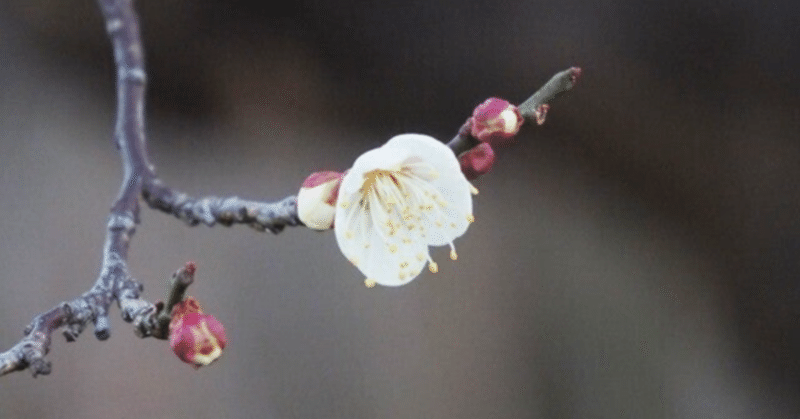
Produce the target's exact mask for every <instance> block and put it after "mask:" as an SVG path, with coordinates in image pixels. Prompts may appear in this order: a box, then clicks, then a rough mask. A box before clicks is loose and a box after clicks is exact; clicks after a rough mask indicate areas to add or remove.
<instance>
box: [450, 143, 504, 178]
mask: <svg viewBox="0 0 800 419" xmlns="http://www.w3.org/2000/svg"><path fill="white" fill-rule="evenodd" d="M494 159H495V155H494V150H492V146H490V145H489V143H480V144H478V145H477V146H475V147H474V148H473V149H472V150H469V151H467V152H465V153H463V154H461V155H460V156H459V157H458V162H459V163H461V172H463V173H464V176H466V177H467V179H469V180H473V179H477V178H478V177H480V176H482V175H485V174H487V173H489V171H490V170H492V166H493V165H494Z"/></svg>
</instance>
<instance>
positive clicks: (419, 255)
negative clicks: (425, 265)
mask: <svg viewBox="0 0 800 419" xmlns="http://www.w3.org/2000/svg"><path fill="white" fill-rule="evenodd" d="M417 260H418V261H420V262H422V261H423V260H425V255H423V254H422V253H417Z"/></svg>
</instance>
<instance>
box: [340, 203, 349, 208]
mask: <svg viewBox="0 0 800 419" xmlns="http://www.w3.org/2000/svg"><path fill="white" fill-rule="evenodd" d="M339 206H340V207H342V208H344V209H347V207H349V206H350V204H349V203H348V202H345V201H342V203H341V204H339Z"/></svg>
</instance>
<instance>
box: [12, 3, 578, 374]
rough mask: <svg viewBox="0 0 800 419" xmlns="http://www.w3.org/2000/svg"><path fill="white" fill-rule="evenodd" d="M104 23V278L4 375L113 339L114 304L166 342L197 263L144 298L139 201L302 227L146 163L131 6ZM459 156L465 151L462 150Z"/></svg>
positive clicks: (287, 211) (194, 213)
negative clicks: (177, 181)
mask: <svg viewBox="0 0 800 419" xmlns="http://www.w3.org/2000/svg"><path fill="white" fill-rule="evenodd" d="M97 1H98V4H99V6H100V9H101V11H102V13H103V17H104V18H105V22H106V31H107V32H108V36H109V39H110V41H111V44H112V47H113V51H114V60H115V64H116V69H117V98H118V101H117V116H116V127H115V130H114V137H113V138H114V143H115V144H116V146H117V149H118V150H119V153H120V157H121V160H122V168H123V179H122V183H121V185H120V191H119V195H118V196H117V199H116V201H114V203H113V205H112V206H111V213H110V215H109V218H108V223H107V226H106V238H105V244H104V247H103V258H102V263H101V267H100V273H99V275H98V278H97V280H96V281H95V283H94V285H93V286H92V288H91V289H89V290H88V291H87V292H85V293H84V294H83V295H81V296H80V297H78V298H76V299H74V300H71V301H65V302H62V303H60V304H58V305H56V306H55V307H53V308H52V309H50V310H49V311H47V312H44V313H42V314H39V315H37V316H36V317H35V318H34V319H33V321H32V322H31V324H30V325H29V326H28V327H27V328H26V329H25V336H24V337H23V338H22V340H20V341H19V342H18V343H17V344H16V345H14V346H13V347H11V348H10V349H9V350H7V351H6V352H3V353H0V375H5V374H9V373H11V372H15V371H21V370H24V369H26V368H28V369H30V371H31V373H32V374H33V376H34V377H36V376H37V375H39V374H49V373H50V371H51V365H50V363H49V362H48V361H46V360H45V355H47V353H48V351H49V348H50V342H51V335H52V334H53V332H54V331H55V330H57V329H59V328H61V327H66V330H65V331H64V333H63V334H64V336H65V337H66V339H67V341H74V340H75V339H76V338H77V337H78V335H80V333H81V332H82V331H83V329H84V328H85V327H86V325H88V324H89V322H92V324H93V325H94V334H95V336H96V337H97V338H98V339H100V340H105V339H108V338H109V336H110V335H111V330H110V327H111V322H110V320H109V317H108V311H109V308H110V307H111V304H113V303H114V302H115V301H116V302H117V304H118V306H119V308H120V310H121V312H122V318H123V319H124V320H125V321H126V322H130V323H133V325H134V332H135V333H136V335H137V336H139V337H148V336H153V337H156V338H159V339H166V338H167V337H168V324H169V316H170V312H171V309H172V306H173V305H174V304H175V303H176V302H177V301H180V300H181V299H182V298H183V295H184V292H185V290H186V287H187V286H188V285H189V284H191V283H192V281H193V275H194V269H195V268H194V264H193V263H188V264H186V266H185V267H183V268H181V269H180V270H178V272H176V273H175V274H174V275H173V280H172V282H171V284H170V291H169V294H168V298H167V303H166V304H164V303H162V302H159V303H156V304H154V303H151V302H148V301H146V300H143V299H141V298H140V294H141V293H142V291H143V286H142V284H141V283H139V282H138V281H136V280H135V279H134V278H133V277H132V276H131V275H130V273H129V271H128V265H127V259H128V249H129V247H130V241H131V238H132V237H133V235H134V233H135V231H136V226H137V225H138V224H139V221H140V220H139V210H140V207H139V195H140V194H141V195H142V197H143V198H144V200H145V201H146V202H147V203H148V205H149V206H150V207H151V208H153V209H157V210H161V211H163V212H166V213H169V214H173V215H175V216H176V217H177V218H180V219H182V220H184V221H185V222H186V223H187V224H189V225H197V224H200V223H203V224H206V225H208V226H213V225H214V224H216V223H219V224H223V225H226V226H229V225H232V224H234V223H240V224H247V225H249V226H251V227H253V228H255V229H257V230H260V231H265V230H269V231H271V232H272V233H278V232H280V231H281V230H283V228H284V227H286V226H298V225H302V223H301V222H300V220H299V219H298V216H297V200H296V198H295V197H294V196H290V197H287V198H285V199H283V200H281V201H279V202H276V203H262V202H255V201H246V200H242V199H240V198H238V197H228V198H218V197H213V196H211V197H203V198H191V197H189V196H188V195H186V194H184V193H182V192H179V191H177V190H174V189H171V188H169V187H167V186H165V185H164V184H163V183H162V182H161V181H160V180H159V179H158V177H157V175H156V172H155V168H154V167H153V165H152V164H151V163H150V161H149V157H148V153H147V142H146V137H145V133H144V127H145V117H144V94H145V84H146V77H145V66H144V59H143V47H142V43H141V37H140V34H139V24H138V18H137V16H136V13H135V11H134V9H133V5H132V0H97ZM579 74H580V70H579V69H577V68H574V67H573V68H571V69H569V70H566V71H563V72H561V73H558V74H556V75H555V76H554V77H553V78H552V79H551V80H550V81H549V82H548V83H547V84H545V85H544V86H543V87H542V88H541V89H540V90H539V91H538V92H536V93H535V94H534V95H533V96H532V97H531V98H530V99H528V100H527V101H525V103H523V104H522V105H520V111H521V112H522V114H523V116H525V117H526V118H534V117H535V118H539V116H540V113H541V112H540V110H541V107H542V106H543V105H544V104H546V103H547V102H548V101H550V100H552V99H553V98H554V97H556V95H558V94H559V93H561V92H564V91H566V90H569V89H570V88H571V87H572V86H573V85H574V83H575V80H576V78H577V77H578V75H579ZM476 144H477V140H475V139H474V138H472V137H471V136H470V135H469V127H468V126H467V125H466V124H465V126H463V127H462V129H461V130H460V131H459V135H457V136H456V138H454V139H453V141H451V142H450V143H449V144H448V145H449V146H450V147H451V148H453V150H454V151H456V154H460V152H463V151H466V150H468V149H469V148H471V147H473V146H474V145H476ZM459 150H460V151H459Z"/></svg>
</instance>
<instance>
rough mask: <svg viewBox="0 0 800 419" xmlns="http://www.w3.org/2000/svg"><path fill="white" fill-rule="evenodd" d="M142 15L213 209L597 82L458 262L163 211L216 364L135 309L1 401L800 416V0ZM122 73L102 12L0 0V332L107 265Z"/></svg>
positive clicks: (483, 182)
mask: <svg viewBox="0 0 800 419" xmlns="http://www.w3.org/2000/svg"><path fill="white" fill-rule="evenodd" d="M138 3H139V4H138V6H139V9H140V10H141V15H142V20H141V26H142V30H143V34H144V42H145V46H146V51H147V52H146V57H147V63H148V67H149V68H148V70H149V71H148V72H149V81H150V84H149V96H148V103H147V116H148V127H147V133H148V135H149V140H150V150H151V158H152V160H153V161H154V163H155V164H156V166H157V169H158V172H159V174H160V175H161V177H162V178H163V179H164V180H165V181H166V182H167V183H168V184H171V185H173V186H175V187H178V188H180V189H182V190H184V191H186V192H189V193H191V194H194V195H207V194H214V195H239V196H241V197H246V198H252V199H260V200H270V201H271V200H277V199H280V198H283V197H284V196H287V195H290V194H294V193H296V190H297V189H298V185H299V184H300V183H301V182H302V180H303V179H304V177H305V176H306V175H307V174H308V173H310V172H312V171H316V170H322V169H337V170H343V169H345V168H347V167H348V166H349V165H350V164H351V163H352V161H353V160H354V159H355V158H356V157H357V156H358V155H359V154H360V153H362V152H363V151H365V150H368V149H370V148H374V147H376V146H379V145H380V144H382V143H383V142H384V141H386V140H387V139H388V138H390V137H391V136H393V135H395V134H398V133H403V132H422V133H427V134H430V135H433V136H435V137H438V138H440V139H442V140H447V139H449V138H451V137H452V135H453V134H454V133H455V131H456V130H457V129H458V127H459V126H460V125H461V123H462V122H463V121H464V119H465V118H466V117H467V116H468V115H469V113H470V112H471V110H472V108H473V107H474V106H475V105H477V104H478V103H480V102H481V101H483V100H484V99H485V98H487V97H490V96H500V97H504V98H506V99H509V100H511V101H513V102H520V101H522V100H524V99H525V98H526V97H527V96H528V95H529V94H530V93H532V92H533V91H535V90H536V88H538V87H539V86H540V85H541V84H542V83H544V82H545V81H546V80H547V79H548V78H549V77H550V76H551V75H552V74H554V73H555V72H557V71H560V70H562V69H565V68H567V67H570V66H573V65H578V66H580V67H582V68H583V69H584V77H583V79H582V80H581V83H580V84H579V86H578V87H577V88H576V89H575V90H573V91H572V92H570V93H568V94H566V95H565V96H563V97H561V98H559V99H558V100H557V101H555V102H553V103H552V107H551V112H550V115H549V116H548V119H547V122H546V124H545V125H543V126H541V127H530V126H526V127H525V128H524V129H523V131H522V133H521V134H520V140H521V144H520V145H519V146H518V147H516V148H514V149H504V150H498V161H497V163H496V166H495V168H494V170H493V171H492V173H491V174H490V175H488V176H486V177H484V178H482V179H480V180H478V181H477V182H476V186H477V187H478V188H479V189H480V190H481V193H480V195H479V196H477V197H476V200H475V207H476V209H475V215H476V218H477V222H476V223H475V224H473V226H472V227H471V228H470V230H469V231H468V233H467V234H466V235H465V236H464V237H462V238H461V239H459V240H457V242H456V245H457V247H458V250H459V255H460V258H459V260H458V261H457V262H451V261H449V260H448V259H447V251H446V250H445V249H437V250H435V251H434V252H433V255H434V258H435V259H437V260H439V261H440V272H439V273H438V274H436V275H432V274H429V273H425V274H423V275H422V276H421V277H419V278H418V279H417V280H415V281H414V282H413V283H411V284H410V285H408V286H405V287H401V288H397V289H389V288H375V289H366V288H365V287H364V286H363V282H362V280H363V278H362V277H361V275H360V273H359V272H358V271H357V270H355V269H354V268H353V267H352V266H351V265H349V263H347V262H346V260H345V259H344V258H343V257H342V256H341V254H340V253H339V251H338V248H337V246H336V243H335V239H334V237H333V234H331V233H316V232H312V231H309V230H306V229H300V228H295V229H289V230H287V231H285V232H284V233H282V234H280V235H278V236H273V235H270V234H269V233H266V234H262V233H256V232H254V231H252V230H250V229H248V228H246V227H242V226H237V227H233V228H230V229H227V228H224V227H214V228H206V227H195V228H189V227H186V226H184V225H183V224H182V223H181V222H179V221H178V220H176V219H174V218H172V217H171V216H166V215H164V214H161V213H156V212H153V211H150V210H145V211H144V213H143V220H142V224H141V226H140V227H139V229H138V231H137V234H136V236H135V237H134V241H133V246H132V251H131V259H130V267H131V270H132V272H133V274H134V275H135V276H136V277H137V278H138V279H140V280H142V281H143V282H144V283H145V285H146V290H145V291H146V292H145V295H146V297H147V298H149V299H150V300H155V299H159V298H161V297H162V294H163V292H164V287H163V283H164V282H165V281H166V279H167V278H168V277H169V275H170V274H171V273H172V272H173V271H175V270H176V269H177V268H178V267H180V266H182V265H183V264H184V263H185V262H186V261H188V260H193V261H196V262H197V265H198V274H197V280H198V282H197V284H196V285H194V286H193V287H192V289H191V293H192V294H193V295H195V296H196V297H198V298H199V299H200V300H201V301H202V303H203V305H204V306H205V308H206V309H207V311H209V312H211V313H213V314H214V315H216V316H217V317H218V318H219V319H220V320H221V321H222V322H223V323H224V324H225V325H226V327H227V331H228V333H229V337H230V346H229V348H228V349H227V350H226V352H225V355H224V356H223V358H222V359H221V360H220V361H219V362H217V363H216V364H214V365H212V366H210V367H208V368H204V369H201V370H199V371H195V370H193V369H192V368H190V367H189V366H187V365H185V364H182V363H181V362H179V361H178V360H177V358H176V357H174V355H172V353H171V352H170V350H169V348H168V345H167V344H166V343H165V342H163V341H155V340H140V339H138V338H136V337H134V336H133V333H132V331H131V328H130V327H129V325H128V324H126V323H124V322H123V321H122V320H121V319H120V318H119V316H118V315H117V314H114V316H113V317H112V319H114V320H113V324H112V325H113V329H112V337H111V339H109V340H108V341H105V342H99V341H97V340H96V339H94V337H93V336H92V333H91V331H87V332H86V333H85V334H84V335H83V336H82V337H81V338H80V339H79V340H78V341H77V342H76V343H71V344H67V343H65V342H64V340H63V339H62V338H61V337H60V336H55V339H54V344H53V346H52V352H51V354H50V355H49V359H50V360H51V361H52V362H53V364H54V369H53V373H52V374H51V375H49V376H46V377H39V378H37V379H35V380H34V379H31V377H30V376H29V374H28V373H27V372H25V373H16V374H13V375H10V376H6V377H3V378H0V417H2V418H4V419H16V418H31V417H37V418H68V417H69V418H104V417H112V418H135V417H136V418H138V417H155V418H186V417H225V418H255V417H258V418H325V419H335V418H420V419H422V418H425V419H429V418H430V419H434V418H455V417H457V418H726V419H733V418H789V417H798V415H800V407H799V406H798V400H800V399H798V397H797V396H798V392H800V379H798V378H799V377H800V355H799V354H800V320H798V319H800V280H799V279H798V274H800V259H798V252H800V222H798V208H800V189H799V188H800V187H799V186H798V185H799V184H800V168H799V167H800V166H798V163H800V145H798V138H797V136H798V132H800V95H798V93H800V78H798V76H797V68H798V67H800V51H799V50H798V45H800V37H799V36H798V35H799V33H798V32H800V29H798V28H800V25H799V24H798V16H800V3H797V2H795V1H789V0H783V1H736V0H733V1H716V0H701V1H694V2H675V1H667V0H653V1H639V0H618V1H608V2H593V1H586V0H581V1H570V0H567V1H560V2H547V1H519V0H507V1H486V0H472V1H468V2H464V1H456V0H425V1H405V2H392V1H388V2H387V1H383V2H366V1H355V0H341V1H336V2H326V1H318V0H311V1H304V0H298V1H292V2H282V3H270V2H261V1H218V2H198V1H195V2H190V1H143V0H140V1H139V2H138ZM114 80H115V76H114V68H113V63H112V60H111V52H110V46H109V44H108V41H107V40H106V37H105V33H104V26H103V22H102V20H101V18H100V15H99V12H98V11H97V10H96V9H95V4H94V2H92V1H89V0H81V1H69V2H65V1H53V0H26V1H23V0H5V1H3V2H2V4H0V203H1V205H0V208H2V217H0V231H2V239H1V240H0V278H1V279H0V281H2V282H0V284H2V285H0V319H1V320H2V321H0V347H1V348H0V350H5V349H7V348H9V347H10V346H12V345H13V344H14V343H16V342H17V341H18V339H19V338H20V337H21V333H22V329H23V328H24V326H25V325H26V324H27V323H28V322H29V321H30V319H31V318H32V317H33V316H34V315H36V314H37V313H39V312H41V311H44V310H46V309H49V308H50V307H52V306H53V305H54V304H56V303H58V302H60V301H62V300H67V299H72V298H74V297H75V296H77V295H79V294H80V293H82V292H83V291H85V290H86V289H88V288H89V287H90V286H91V284H92V283H93V282H94V280H95V278H96V276H97V273H98V267H99V262H100V254H101V249H102V241H103V237H104V226H105V223H106V217H107V212H108V208H109V206H110V204H111V202H112V201H113V199H114V197H115V196H116V193H117V189H118V186H119V182H120V178H121V170H120V166H119V158H118V156H117V155H116V152H115V150H114V147H113V145H112V142H111V140H110V138H111V132H112V128H113V120H114V103H115V102H114V100H115V99H114V93H115V91H114ZM117 312H118V311H117Z"/></svg>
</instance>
